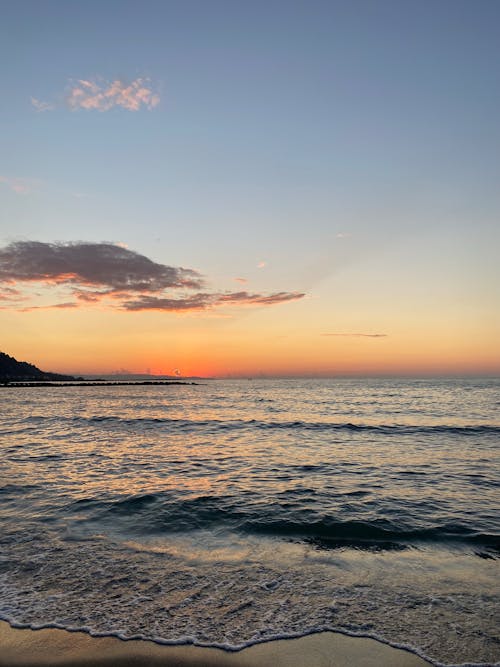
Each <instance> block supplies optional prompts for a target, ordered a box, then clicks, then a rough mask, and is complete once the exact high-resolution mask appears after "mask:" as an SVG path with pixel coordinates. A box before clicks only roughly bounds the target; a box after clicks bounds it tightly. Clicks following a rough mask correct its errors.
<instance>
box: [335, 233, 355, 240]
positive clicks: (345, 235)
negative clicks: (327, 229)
mask: <svg viewBox="0 0 500 667" xmlns="http://www.w3.org/2000/svg"><path fill="white" fill-rule="evenodd" d="M351 236H352V234H349V233H348V232H339V233H338V234H336V235H335V238H336V239H350V238H351Z"/></svg>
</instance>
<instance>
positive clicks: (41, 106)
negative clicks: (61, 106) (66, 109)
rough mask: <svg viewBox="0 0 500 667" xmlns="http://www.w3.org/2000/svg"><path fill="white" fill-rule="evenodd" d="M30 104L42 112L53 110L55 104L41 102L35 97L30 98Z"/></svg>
mask: <svg viewBox="0 0 500 667" xmlns="http://www.w3.org/2000/svg"><path fill="white" fill-rule="evenodd" d="M31 105H32V106H33V107H35V109H36V110H37V111H38V112H39V113H43V112H44V111H53V110H54V109H55V106H54V105H53V104H50V102H42V100H37V98H36V97H32V98H31Z"/></svg>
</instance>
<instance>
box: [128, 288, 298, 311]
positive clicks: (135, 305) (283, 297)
mask: <svg viewBox="0 0 500 667" xmlns="http://www.w3.org/2000/svg"><path fill="white" fill-rule="evenodd" d="M304 296H305V295H304V294H303V293H300V292H277V293H275V294H268V295H263V294H249V293H248V292H233V293H232V292H228V293H223V294H217V293H216V294H210V293H204V292H200V293H198V294H192V295H190V296H187V297H183V298H178V299H175V298H174V299H170V298H168V299H166V298H161V297H155V296H144V297H142V298H140V299H133V300H132V301H125V302H124V303H123V304H122V307H123V308H124V309H125V310H163V311H167V312H168V311H190V310H206V309H207V308H213V307H214V306H223V305H231V306H274V305H276V304H278V303H285V302H286V301H296V300H297V299H302V298H303V297H304Z"/></svg>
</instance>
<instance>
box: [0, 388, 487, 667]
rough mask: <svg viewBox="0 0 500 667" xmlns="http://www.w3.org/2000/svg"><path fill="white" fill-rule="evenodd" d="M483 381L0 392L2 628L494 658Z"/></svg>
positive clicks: (463, 659)
mask: <svg viewBox="0 0 500 667" xmlns="http://www.w3.org/2000/svg"><path fill="white" fill-rule="evenodd" d="M499 388H500V383H499V381H497V380H494V379H466V380H461V379H452V380H407V379H405V380H400V379H398V380H392V379H383V380H361V379H356V380H338V379H337V380H281V381H277V380H276V381H273V380H261V381H229V380H228V381H219V380H217V381H207V382H206V383H204V384H202V385H199V386H171V387H169V386H158V387H154V386H153V387H149V386H120V387H95V386H92V387H73V388H71V387H46V388H43V389H34V388H29V387H28V388H17V389H14V388H12V389H9V388H7V389H3V390H2V393H1V396H0V399H1V400H2V405H1V409H0V445H1V451H2V458H1V470H0V543H1V552H0V616H1V617H2V618H6V619H8V620H10V621H11V622H13V623H18V624H27V625H30V626H33V627H35V626H40V625H56V626H61V627H67V628H84V629H86V630H88V631H91V632H92V633H104V634H106V633H113V634H118V635H120V636H127V637H129V636H143V637H147V638H154V639H156V640H162V641H166V642H178V641H182V642H186V641H188V642H195V643H198V644H207V645H218V646H225V647H227V648H235V647H242V646H244V645H247V644H249V643H254V642H257V641H262V640H265V639H267V638H272V637H282V636H291V635H298V634H305V633H308V632H311V631H315V630H319V629H326V628H328V629H340V630H343V631H345V632H349V633H353V634H364V635H370V636H374V637H378V638H381V639H383V640H385V641H387V642H390V643H392V644H396V645H405V646H409V647H412V649H413V650H415V651H417V652H419V653H420V654H421V655H424V656H427V657H429V658H430V659H431V660H433V661H434V662H435V663H436V664H437V663H444V664H462V663H467V662H470V663H483V664H492V663H494V662H495V661H499V660H500V640H499V637H498V625H499V623H498V621H499V605H498V602H499V597H500V596H499V593H500V590H499V589H500V586H499V579H500V578H499V570H500V567H499V566H500V559H499V557H500V525H499V514H500V512H499V509H500V508H499V505H500V502H499V481H500V479H499V477H500V476H499V465H498V452H499V442H500V422H499V419H498V408H499V405H500V392H499Z"/></svg>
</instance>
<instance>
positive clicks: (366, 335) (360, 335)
mask: <svg viewBox="0 0 500 667" xmlns="http://www.w3.org/2000/svg"><path fill="white" fill-rule="evenodd" d="M321 335H322V336H336V337H339V338H387V336H388V334H383V333H322V334H321Z"/></svg>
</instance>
